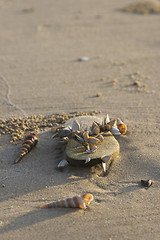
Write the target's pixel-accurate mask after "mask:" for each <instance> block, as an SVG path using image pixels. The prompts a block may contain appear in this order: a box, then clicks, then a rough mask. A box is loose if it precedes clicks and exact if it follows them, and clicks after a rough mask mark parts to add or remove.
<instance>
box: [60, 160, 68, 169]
mask: <svg viewBox="0 0 160 240" xmlns="http://www.w3.org/2000/svg"><path fill="white" fill-rule="evenodd" d="M68 164H69V163H68V162H67V161H66V160H65V159H63V160H61V161H60V163H59V164H58V168H63V167H65V166H67V165H68Z"/></svg>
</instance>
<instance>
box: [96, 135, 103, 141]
mask: <svg viewBox="0 0 160 240" xmlns="http://www.w3.org/2000/svg"><path fill="white" fill-rule="evenodd" d="M97 138H98V139H99V140H100V141H101V142H103V140H104V137H103V136H102V135H101V134H99V135H98V136H97Z"/></svg>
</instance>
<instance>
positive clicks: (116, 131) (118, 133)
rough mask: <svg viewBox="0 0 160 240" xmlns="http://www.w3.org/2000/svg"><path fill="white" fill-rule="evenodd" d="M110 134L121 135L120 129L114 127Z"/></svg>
mask: <svg viewBox="0 0 160 240" xmlns="http://www.w3.org/2000/svg"><path fill="white" fill-rule="evenodd" d="M110 132H111V133H112V134H113V135H121V133H120V131H119V129H118V128H116V127H112V128H111V130H110Z"/></svg>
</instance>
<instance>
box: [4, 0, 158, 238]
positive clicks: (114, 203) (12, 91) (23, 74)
mask: <svg viewBox="0 0 160 240" xmlns="http://www.w3.org/2000/svg"><path fill="white" fill-rule="evenodd" d="M131 3H135V1H127V0H121V1H118V0H116V1H109V0H108V1H106V0H92V1H91V0H79V1H75V0H67V1H66V0H59V1H49V0H45V1H43V0H39V1H37V0H36V1H33V0H32V1H31V0H21V1H20V0H1V2H0V119H1V120H0V131H1V136H0V239H2V240H6V239H9V240H12V239H16V240H19V239H24V240H26V239H54V240H59V239H66V240H69V239H71V238H72V239H77V240H81V239H110V240H111V239H112V240H115V239H116V240H120V239H123V240H124V239H145V240H147V239H158V238H159V236H160V229H159V225H158V223H159V221H160V206H159V197H160V185H159V182H160V161H159V160H160V154H159V150H160V144H159V133H160V120H159V119H160V112H159V109H160V83H159V76H160V67H159V63H160V31H159V23H160V14H154V13H152V14H137V13H132V11H128V12H124V11H121V10H120V9H123V8H125V7H128V5H129V4H131ZM158 3H159V2H158ZM148 13H150V12H149V11H148ZM81 57H87V58H88V60H87V61H79V59H80V58H81ZM94 110H96V112H95V114H97V113H99V112H100V114H102V115H106V114H107V113H108V114H109V116H110V117H111V118H117V117H120V118H121V119H122V120H123V121H124V122H125V123H126V124H127V126H128V131H127V134H126V135H125V136H119V137H116V139H117V140H118V142H119V144H120V156H119V158H118V159H116V160H115V161H114V162H113V164H112V166H111V168H110V170H109V172H108V174H107V175H106V176H105V177H103V176H101V175H99V167H98V166H97V167H92V168H76V167H71V166H69V167H66V169H64V170H63V171H58V170H57V164H58V163H59V159H58V158H57V157H56V155H55V149H54V141H53V139H52V134H53V133H52V132H51V128H52V127H53V126H54V125H55V124H56V123H59V122H61V120H62V119H61V118H62V116H66V115H67V116H69V117H70V116H71V115H74V114H76V113H78V114H81V113H84V112H85V113H88V114H90V113H91V112H92V111H94ZM38 116H41V117H38ZM51 116H54V117H53V118H54V120H53V122H52V121H48V120H46V122H45V123H43V124H41V120H40V119H43V120H44V119H49V118H51ZM27 118H29V119H30V120H29V123H31V126H29V125H28V128H27V127H26V128H24V129H22V132H21V130H20V129H21V126H22V124H21V123H22V122H23V124H24V119H27ZM36 119H39V120H38V121H37V120H36ZM14 121H16V124H17V125H16V124H13V125H12V126H10V125H9V124H11V122H12V123H14ZM45 124H46V125H45ZM49 124H50V125H49ZM36 125H38V126H37V127H36ZM6 126H8V127H9V126H10V127H9V128H12V129H10V130H7V128H6ZM23 126H24V125H23ZM25 126H26V125H25ZM32 127H33V129H32ZM16 128H17V129H16ZM16 130H17V131H16ZM25 130H29V131H30V130H35V131H37V134H38V136H39V139H40V140H39V143H38V144H37V146H36V147H35V148H34V149H33V150H32V151H31V152H30V153H29V154H27V155H26V156H25V157H24V158H23V159H22V161H21V162H20V163H19V164H15V165H14V164H13V162H14V160H15V158H16V156H17V154H18V151H19V148H20V146H21V141H20V140H19V139H21V138H22V137H23V134H24V133H25ZM7 131H8V132H7ZM16 132H17V135H16ZM7 133H8V134H7ZM13 133H14V134H15V135H14V134H13ZM18 134H19V135H18ZM17 136H18V137H17ZM14 137H15V139H14ZM16 137H17V138H16ZM12 140H13V141H12ZM14 140H18V142H17V143H18V144H17V145H16V144H14V143H16V141H14ZM12 142H13V143H12ZM141 179H146V180H147V179H151V180H152V181H153V185H152V186H151V187H150V188H148V189H145V188H143V187H141V186H140V184H139V181H140V180H141ZM86 192H90V193H92V194H93V196H94V201H93V202H92V203H91V205H90V206H89V208H87V209H86V210H85V211H84V210H75V209H40V208H39V206H40V205H43V204H45V203H49V202H52V201H56V200H59V199H64V198H68V197H73V196H75V195H81V194H83V193H86Z"/></svg>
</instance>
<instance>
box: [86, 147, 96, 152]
mask: <svg viewBox="0 0 160 240" xmlns="http://www.w3.org/2000/svg"><path fill="white" fill-rule="evenodd" d="M97 149H98V148H97V146H95V147H94V148H92V149H87V150H86V152H88V153H94V152H95V151H96V150H97Z"/></svg>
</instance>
